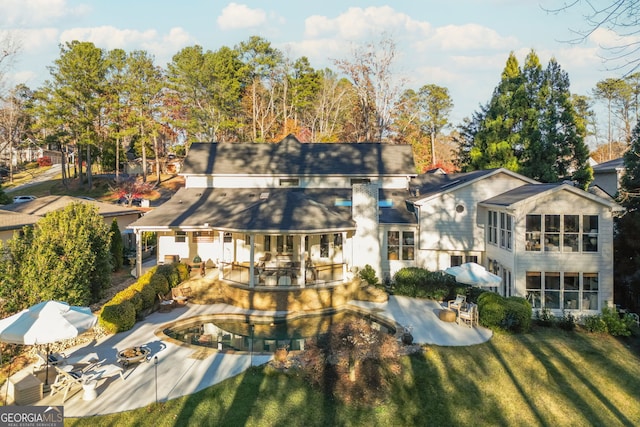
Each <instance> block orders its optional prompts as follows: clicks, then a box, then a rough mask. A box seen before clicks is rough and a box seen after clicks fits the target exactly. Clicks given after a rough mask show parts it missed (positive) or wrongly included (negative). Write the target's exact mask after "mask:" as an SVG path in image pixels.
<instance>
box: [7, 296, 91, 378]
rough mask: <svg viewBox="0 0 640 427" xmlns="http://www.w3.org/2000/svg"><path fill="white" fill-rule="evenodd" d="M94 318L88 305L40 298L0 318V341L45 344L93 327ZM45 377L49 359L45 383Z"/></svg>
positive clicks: (74, 335)
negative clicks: (75, 304)
mask: <svg viewBox="0 0 640 427" xmlns="http://www.w3.org/2000/svg"><path fill="white" fill-rule="evenodd" d="M97 320H98V318H97V317H96V316H94V315H93V313H91V309H90V308H89V307H78V306H72V305H69V304H67V303H65V302H59V301H44V302H41V303H38V304H36V305H33V306H31V307H29V308H28V309H25V310H22V311H21V312H19V313H16V314H14V315H12V316H9V317H6V318H4V319H2V320H0V341H3V342H6V343H10V344H24V345H38V344H47V359H48V355H49V346H48V345H49V344H51V343H54V342H56V341H62V340H65V339H69V338H74V337H77V336H78V335H80V334H81V333H83V332H86V331H88V330H89V329H91V328H93V327H94V326H95V324H96V322H97ZM48 380H49V361H48V360H47V370H46V376H45V384H48Z"/></svg>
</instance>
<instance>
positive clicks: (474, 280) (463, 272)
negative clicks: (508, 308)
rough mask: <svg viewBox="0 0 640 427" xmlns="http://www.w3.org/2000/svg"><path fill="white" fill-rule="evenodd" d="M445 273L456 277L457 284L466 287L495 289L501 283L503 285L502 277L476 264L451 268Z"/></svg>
mask: <svg viewBox="0 0 640 427" xmlns="http://www.w3.org/2000/svg"><path fill="white" fill-rule="evenodd" d="M444 272H445V273H447V274H451V275H452V276H454V277H455V278H456V282H459V283H464V284H466V285H472V286H479V287H487V288H493V287H496V286H500V283H502V278H501V277H500V276H498V275H496V274H493V273H491V272H489V271H487V269H485V268H484V267H483V266H481V265H480V264H476V263H475V262H467V263H464V264H462V265H458V266H455V267H449V268H447V269H445V270H444Z"/></svg>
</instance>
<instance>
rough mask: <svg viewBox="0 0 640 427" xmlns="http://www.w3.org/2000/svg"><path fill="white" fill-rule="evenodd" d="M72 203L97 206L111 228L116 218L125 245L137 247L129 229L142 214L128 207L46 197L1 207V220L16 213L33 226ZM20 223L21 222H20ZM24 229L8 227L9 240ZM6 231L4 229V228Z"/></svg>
mask: <svg viewBox="0 0 640 427" xmlns="http://www.w3.org/2000/svg"><path fill="white" fill-rule="evenodd" d="M71 203H88V204H91V205H94V206H97V208H98V213H99V214H100V215H101V216H102V217H103V218H104V221H105V223H106V224H107V225H108V226H109V227H111V222H112V221H113V219H114V218H115V219H116V221H117V222H118V228H119V229H120V233H122V235H123V239H125V245H127V244H128V245H129V246H130V247H133V246H135V241H134V240H131V241H130V242H129V241H128V240H129V239H133V238H134V237H135V236H133V235H132V233H129V230H128V229H127V227H128V226H129V225H130V224H131V223H132V222H134V221H135V220H137V219H138V218H139V217H140V216H141V215H142V212H141V211H139V210H137V209H132V208H128V207H123V206H119V205H115V204H111V203H103V202H98V201H94V200H86V199H82V198H79V197H72V196H44V197H38V198H37V199H35V200H32V201H30V202H25V203H11V204H8V205H0V212H2V214H3V216H2V217H0V218H3V217H4V218H7V219H8V218H10V217H11V216H10V215H6V213H9V212H11V213H14V214H19V215H20V216H22V217H23V218H24V220H25V221H27V220H28V221H31V220H32V219H34V221H33V222H30V223H29V224H24V225H32V224H34V223H35V222H37V219H38V218H41V217H43V216H46V215H47V214H48V213H49V212H53V211H57V210H60V209H64V208H65V207H66V206H67V205H69V204H71ZM18 222H19V221H18ZM21 228H22V225H20V224H18V223H16V224H15V225H14V226H7V227H6V230H5V231H6V232H7V235H8V233H9V232H11V235H10V236H9V237H8V238H11V237H12V236H13V230H19V229H21ZM3 229H4V227H3ZM1 236H2V238H3V240H7V239H5V238H4V236H5V235H1Z"/></svg>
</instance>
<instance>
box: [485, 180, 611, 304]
mask: <svg viewBox="0 0 640 427" xmlns="http://www.w3.org/2000/svg"><path fill="white" fill-rule="evenodd" d="M527 214H541V215H544V214H559V215H564V214H571V215H580V216H582V215H598V252H593V253H591V252H559V251H558V252H544V251H542V252H532V251H526V248H525V227H526V222H525V221H526V215H527ZM515 215H516V218H515V225H516V227H515V234H514V240H515V242H514V243H515V248H516V252H517V254H516V255H515V256H514V257H513V259H512V261H509V259H508V258H506V257H504V256H503V255H504V254H501V253H500V252H497V251H495V250H494V249H488V251H487V256H491V255H490V253H491V254H494V255H495V256H497V257H498V258H499V260H500V262H501V263H504V265H506V266H508V267H509V268H511V270H512V272H513V277H514V282H515V295H518V296H522V297H525V296H526V273H527V271H535V272H538V271H540V272H561V273H562V272H572V273H598V279H599V284H598V286H599V298H600V300H599V306H600V308H602V307H604V306H605V304H610V303H612V301H613V219H612V215H611V212H610V210H609V209H608V208H607V207H606V206H604V205H602V204H599V203H595V202H593V201H591V200H589V199H588V198H586V197H581V196H578V195H575V194H572V193H570V192H569V191H558V192H556V193H553V194H552V195H550V196H549V197H544V198H538V199H535V200H531V202H530V203H527V204H524V205H523V206H520V207H519V209H518V211H517V212H516V213H515ZM556 314H559V313H556Z"/></svg>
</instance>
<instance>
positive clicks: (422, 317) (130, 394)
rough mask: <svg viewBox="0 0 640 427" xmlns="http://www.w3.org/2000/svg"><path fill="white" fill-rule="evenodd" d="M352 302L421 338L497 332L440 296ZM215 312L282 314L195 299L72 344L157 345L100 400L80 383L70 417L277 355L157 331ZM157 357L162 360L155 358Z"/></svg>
mask: <svg viewBox="0 0 640 427" xmlns="http://www.w3.org/2000/svg"><path fill="white" fill-rule="evenodd" d="M350 305H352V307H353V308H356V309H358V310H359V311H362V310H365V311H369V312H370V313H373V314H375V315H377V316H380V317H384V318H386V319H388V320H392V321H395V322H397V323H399V324H400V325H402V326H404V327H410V328H411V331H412V334H413V336H414V342H416V343H420V344H432V345H441V346H466V345H474V344H480V343H483V342H485V341H487V340H489V339H490V338H491V336H492V332H491V330H489V329H486V328H483V327H474V328H469V327H466V326H463V325H458V324H456V323H446V322H443V321H441V320H439V318H438V313H439V311H440V309H441V308H442V307H441V306H440V304H439V303H438V302H435V301H430V300H418V299H413V298H406V297H395V296H391V297H390V298H389V300H388V301H387V302H385V303H370V302H362V301H352V302H351V304H350ZM214 313H225V314H256V315H275V314H276V313H274V312H256V311H247V310H243V309H240V308H238V307H234V306H231V305H227V304H211V305H198V304H191V303H190V304H188V305H186V306H184V307H177V308H175V309H173V310H172V311H171V312H168V313H159V312H155V313H152V314H151V315H149V316H148V317H146V318H145V320H144V321H142V322H138V323H137V324H136V325H135V327H134V328H133V329H132V330H130V331H127V332H122V333H118V334H115V335H110V336H107V337H105V338H103V339H101V340H99V341H97V342H92V343H91V344H89V345H85V346H83V347H81V348H77V349H72V351H69V352H68V356H72V357H76V356H82V355H87V354H90V353H95V354H97V356H98V358H99V359H100V360H104V362H103V363H109V364H115V363H116V355H117V352H118V351H119V350H122V349H124V348H128V347H134V346H146V347H148V348H149V349H150V350H151V354H150V361H148V362H141V363H137V364H132V365H131V366H129V367H128V368H127V369H126V370H125V372H124V380H123V379H121V378H120V377H119V376H118V375H114V376H112V377H110V378H106V379H100V380H99V381H98V385H97V398H96V399H94V400H91V401H85V400H83V398H82V397H83V389H82V387H80V386H76V387H74V388H73V389H72V391H70V392H69V395H68V397H67V399H66V401H65V402H64V414H65V417H84V416H90V415H99V414H109V413H115V412H122V411H128V410H131V409H136V408H141V407H145V406H147V405H149V404H152V403H154V402H155V401H156V390H157V400H158V401H166V400H170V399H175V398H177V397H181V396H184V395H188V394H192V393H195V392H197V391H199V390H202V389H204V388H207V387H210V386H212V385H214V384H217V383H219V382H221V381H223V380H225V379H227V378H230V377H233V376H235V375H237V374H239V373H241V372H243V371H244V370H246V369H247V368H248V367H249V366H251V365H252V364H253V365H261V364H264V363H267V362H268V361H269V360H270V359H271V357H272V355H271V354H255V353H254V354H240V353H229V352H217V351H214V350H209V349H204V350H198V349H196V348H194V347H190V346H184V345H176V344H173V343H172V342H169V341H164V340H161V339H160V338H159V337H158V336H157V335H156V331H157V330H158V329H159V328H163V325H166V324H168V323H171V322H174V321H176V320H179V319H188V318H191V317H194V316H199V315H206V314H214ZM156 357H157V360H158V363H157V365H156V364H155V363H154V360H155V358H156ZM27 369H31V368H27ZM50 369H51V368H50ZM156 373H157V382H156ZM62 398H63V396H62V394H61V393H58V394H55V395H54V396H50V395H49V394H48V393H47V394H46V395H45V398H44V399H43V400H42V401H40V402H38V403H37V404H38V405H61V404H62Z"/></svg>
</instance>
